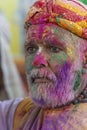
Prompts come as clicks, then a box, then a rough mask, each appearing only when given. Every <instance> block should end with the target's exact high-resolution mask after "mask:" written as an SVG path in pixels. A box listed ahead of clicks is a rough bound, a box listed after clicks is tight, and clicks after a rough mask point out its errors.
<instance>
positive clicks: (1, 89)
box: [0, 11, 26, 100]
mask: <svg viewBox="0 0 87 130" xmlns="http://www.w3.org/2000/svg"><path fill="white" fill-rule="evenodd" d="M10 39H11V33H10V27H9V23H8V20H7V19H6V17H5V15H4V14H3V12H2V11H0V100H4V99H14V98H16V97H24V96H25V95H26V93H25V90H24V87H23V84H22V80H21V78H20V76H19V73H18V71H17V68H16V66H15V64H14V61H13V57H12V54H11V52H10Z"/></svg>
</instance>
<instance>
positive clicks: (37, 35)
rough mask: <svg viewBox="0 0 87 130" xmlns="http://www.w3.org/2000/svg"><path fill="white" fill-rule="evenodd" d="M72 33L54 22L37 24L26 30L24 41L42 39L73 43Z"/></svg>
mask: <svg viewBox="0 0 87 130" xmlns="http://www.w3.org/2000/svg"><path fill="white" fill-rule="evenodd" d="M72 35H73V34H72V33H70V32H69V31H67V30H65V29H62V28H61V27H59V26H57V25H55V24H39V25H32V26H30V27H29V29H28V30H27V36H26V41H28V42H29V41H31V40H34V41H41V42H43V41H44V40H48V41H52V42H54V43H55V42H61V43H65V44H66V43H70V44H74V42H73V38H74V36H73V37H72Z"/></svg>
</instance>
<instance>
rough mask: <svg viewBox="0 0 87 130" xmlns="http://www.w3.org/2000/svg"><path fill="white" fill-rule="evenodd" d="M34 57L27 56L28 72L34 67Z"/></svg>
mask: <svg viewBox="0 0 87 130" xmlns="http://www.w3.org/2000/svg"><path fill="white" fill-rule="evenodd" d="M32 59H33V57H30V56H26V58H25V65H26V72H27V73H30V71H31V69H32Z"/></svg>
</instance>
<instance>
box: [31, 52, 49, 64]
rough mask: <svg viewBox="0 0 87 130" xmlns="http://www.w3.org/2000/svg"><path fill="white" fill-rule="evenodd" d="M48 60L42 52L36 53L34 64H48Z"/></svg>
mask: <svg viewBox="0 0 87 130" xmlns="http://www.w3.org/2000/svg"><path fill="white" fill-rule="evenodd" d="M46 64H47V61H46V60H45V58H44V56H42V54H41V53H40V54H36V56H35V58H34V61H33V65H34V66H39V65H46Z"/></svg>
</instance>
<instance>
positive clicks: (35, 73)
mask: <svg viewBox="0 0 87 130" xmlns="http://www.w3.org/2000/svg"><path fill="white" fill-rule="evenodd" d="M30 77H31V78H32V79H35V78H46V79H48V80H50V81H53V82H56V81H57V78H56V76H55V74H54V73H53V72H52V71H51V70H49V69H47V68H41V69H33V70H32V71H31V72H30Z"/></svg>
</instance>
